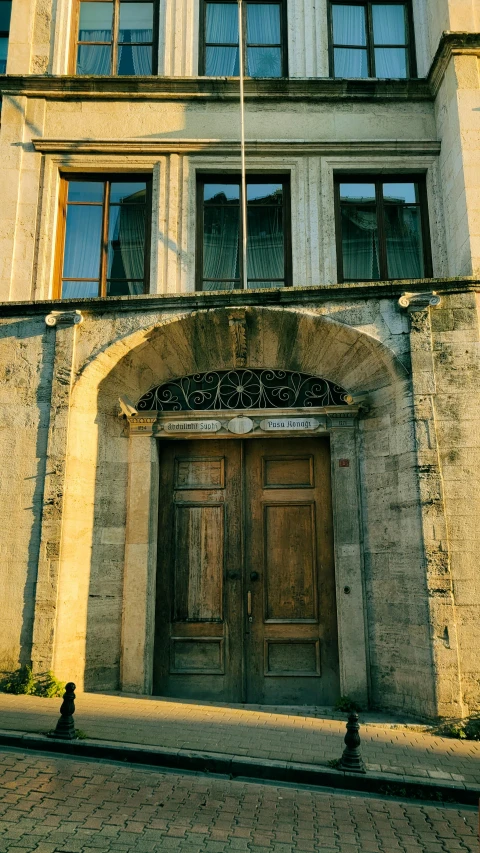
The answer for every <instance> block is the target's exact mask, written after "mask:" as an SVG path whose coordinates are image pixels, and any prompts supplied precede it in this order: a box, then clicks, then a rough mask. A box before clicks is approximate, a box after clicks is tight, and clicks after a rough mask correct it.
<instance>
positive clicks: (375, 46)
mask: <svg viewBox="0 0 480 853" xmlns="http://www.w3.org/2000/svg"><path fill="white" fill-rule="evenodd" d="M330 9H331V19H332V40H333V42H332V55H333V73H334V76H335V77H346V78H353V77H379V78H391V79H393V78H405V77H408V76H409V46H408V16H407V7H406V5H405V3H375V2H368V0H365V2H363V3H361V2H360V3H356V4H355V5H353V4H352V3H350V4H349V3H341V2H340V3H339V2H337V0H331V5H330Z"/></svg>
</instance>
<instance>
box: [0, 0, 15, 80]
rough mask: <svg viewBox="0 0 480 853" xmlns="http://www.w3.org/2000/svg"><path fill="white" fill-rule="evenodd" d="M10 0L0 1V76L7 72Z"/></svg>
mask: <svg viewBox="0 0 480 853" xmlns="http://www.w3.org/2000/svg"><path fill="white" fill-rule="evenodd" d="M11 11H12V0H0V74H5V73H6V71H7V53H8V36H9V33H10V14H11Z"/></svg>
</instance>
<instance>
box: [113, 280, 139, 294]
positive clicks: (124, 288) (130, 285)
mask: <svg viewBox="0 0 480 853" xmlns="http://www.w3.org/2000/svg"><path fill="white" fill-rule="evenodd" d="M143 291H144V286H143V281H107V296H138V295H139V294H140V293H143Z"/></svg>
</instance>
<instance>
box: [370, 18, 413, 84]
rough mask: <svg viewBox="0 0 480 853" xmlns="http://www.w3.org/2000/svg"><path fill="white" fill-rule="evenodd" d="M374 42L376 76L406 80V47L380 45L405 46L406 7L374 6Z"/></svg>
mask: <svg viewBox="0 0 480 853" xmlns="http://www.w3.org/2000/svg"><path fill="white" fill-rule="evenodd" d="M372 16H373V41H374V44H375V76H376V77H382V78H402V79H403V78H405V77H406V76H407V57H406V51H405V48H404V47H397V48H391V47H390V48H385V47H380V45H384V44H389V45H394V44H398V45H404V44H405V43H406V32H405V7H404V6H403V5H400V4H399V5H388V6H387V5H380V4H375V5H374V6H372Z"/></svg>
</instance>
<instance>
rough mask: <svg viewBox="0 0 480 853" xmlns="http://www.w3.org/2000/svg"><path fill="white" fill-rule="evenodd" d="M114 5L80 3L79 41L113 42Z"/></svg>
mask: <svg viewBox="0 0 480 853" xmlns="http://www.w3.org/2000/svg"><path fill="white" fill-rule="evenodd" d="M112 19H113V3H80V26H79V31H78V40H79V41H111V40H112Z"/></svg>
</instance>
